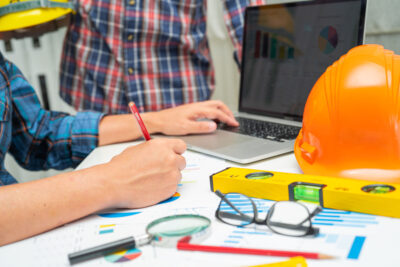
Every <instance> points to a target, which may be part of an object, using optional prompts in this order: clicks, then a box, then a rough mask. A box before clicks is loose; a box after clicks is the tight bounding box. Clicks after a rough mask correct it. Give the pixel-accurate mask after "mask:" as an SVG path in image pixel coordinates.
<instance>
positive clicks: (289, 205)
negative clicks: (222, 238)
mask: <svg viewBox="0 0 400 267" xmlns="http://www.w3.org/2000/svg"><path fill="white" fill-rule="evenodd" d="M215 194H216V195H217V196H219V197H220V198H221V202H220V203H219V206H218V209H217V211H216V212H215V216H216V217H217V218H218V219H219V220H220V221H222V222H224V223H227V224H230V225H234V226H246V225H249V224H252V223H255V224H261V225H267V226H268V228H269V229H271V231H273V232H275V233H277V234H281V235H286V236H298V237H300V236H307V235H314V236H315V235H317V234H318V233H319V229H318V228H314V227H312V223H311V218H312V217H314V216H315V215H317V214H318V213H319V212H320V211H321V210H322V208H321V207H320V206H318V207H317V208H316V209H315V210H314V211H313V212H312V213H310V212H309V210H308V208H307V207H306V206H305V205H304V204H302V203H299V202H294V201H278V202H275V203H274V204H273V205H272V206H271V207H270V208H269V210H268V212H267V216H266V218H265V219H260V218H258V210H257V206H256V204H255V203H254V201H253V200H252V199H251V198H249V197H248V196H245V195H243V194H239V193H228V194H222V193H221V192H220V191H219V190H217V191H215Z"/></svg>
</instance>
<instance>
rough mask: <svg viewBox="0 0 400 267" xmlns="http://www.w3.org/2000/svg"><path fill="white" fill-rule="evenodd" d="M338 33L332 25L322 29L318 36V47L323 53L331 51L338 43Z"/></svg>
mask: <svg viewBox="0 0 400 267" xmlns="http://www.w3.org/2000/svg"><path fill="white" fill-rule="evenodd" d="M338 41H339V38H338V34H337V31H336V29H335V28H333V27H332V26H326V27H325V28H323V29H322V31H321V32H320V34H319V37H318V47H319V49H320V50H321V51H322V52H323V53H324V54H330V53H332V52H333V51H334V50H335V48H336V46H337V45H338Z"/></svg>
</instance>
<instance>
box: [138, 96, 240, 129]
mask: <svg viewBox="0 0 400 267" xmlns="http://www.w3.org/2000/svg"><path fill="white" fill-rule="evenodd" d="M145 115H146V116H145ZM145 115H143V117H144V118H146V119H145V123H146V125H147V123H148V124H149V125H148V128H150V129H152V132H160V133H163V134H167V135H185V134H191V133H210V132H213V131H215V130H216V128H217V124H216V123H215V122H214V121H213V120H217V121H220V122H223V123H226V124H228V125H230V126H239V123H238V122H237V121H236V120H235V117H234V116H233V113H232V111H231V110H230V109H229V108H228V107H227V106H226V105H225V104H224V103H223V102H221V101H218V100H209V101H204V102H198V103H192V104H186V105H182V106H179V107H175V108H170V109H165V110H162V111H159V112H149V113H146V114H145ZM201 119H210V120H201Z"/></svg>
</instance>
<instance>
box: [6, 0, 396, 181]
mask: <svg viewBox="0 0 400 267" xmlns="http://www.w3.org/2000/svg"><path fill="white" fill-rule="evenodd" d="M222 1H223V0H208V18H207V25H208V28H207V34H208V37H209V42H210V47H211V55H212V58H213V63H214V67H215V71H216V90H215V93H214V95H213V99H220V100H222V101H224V102H225V103H226V104H228V106H229V107H230V108H231V109H233V110H236V109H237V105H238V103H237V100H238V92H239V70H238V68H237V65H236V63H235V62H234V60H233V56H232V55H233V47H232V44H231V42H230V39H229V37H228V35H227V30H226V27H225V24H224V21H223V13H222ZM282 2H288V1H282V0H269V1H268V3H270V4H274V3H282ZM290 2H296V1H290ZM398 10H400V1H399V0H368V6H367V18H366V38H365V43H377V44H382V45H384V46H385V48H387V49H391V50H394V51H395V53H397V54H400V16H398ZM64 35H65V28H62V29H60V30H58V31H56V32H52V33H47V34H45V35H43V36H41V37H39V38H26V39H19V40H14V39H13V40H11V41H8V42H5V41H0V51H1V52H2V53H3V54H4V55H5V56H6V57H7V58H8V59H9V60H11V61H13V62H14V63H15V64H16V65H17V66H18V67H19V68H20V69H21V70H22V72H23V73H24V74H25V76H26V77H27V79H28V80H29V82H30V83H31V84H32V85H33V86H34V88H35V89H36V91H37V94H38V95H39V98H40V100H41V102H42V104H45V105H48V106H49V108H50V109H53V110H59V111H65V112H69V113H75V111H74V110H73V108H71V107H70V106H68V105H67V104H66V103H65V102H63V101H62V100H61V98H60V97H59V96H58V88H59V81H58V71H59V65H60V54H61V48H62V42H63V39H64ZM46 99H48V103H46V101H45V100H46ZM6 166H7V169H8V170H9V171H10V172H11V173H12V174H13V175H14V177H16V178H17V179H18V180H19V181H21V182H23V181H29V180H33V179H37V178H41V177H46V176H50V175H54V174H57V173H58V171H53V170H50V171H47V172H28V171H26V170H23V169H22V168H20V167H19V166H18V165H17V164H16V162H15V161H14V159H13V158H12V157H11V156H9V155H7V157H6Z"/></svg>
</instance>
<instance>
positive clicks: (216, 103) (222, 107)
mask: <svg viewBox="0 0 400 267" xmlns="http://www.w3.org/2000/svg"><path fill="white" fill-rule="evenodd" d="M209 104H210V105H211V106H213V107H216V108H218V109H220V110H222V111H223V112H224V113H226V114H227V115H228V116H230V117H232V118H234V115H233V112H232V111H231V110H230V108H229V107H228V106H227V105H225V103H224V102H222V101H219V100H211V101H209Z"/></svg>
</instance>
